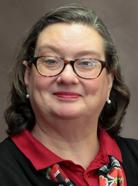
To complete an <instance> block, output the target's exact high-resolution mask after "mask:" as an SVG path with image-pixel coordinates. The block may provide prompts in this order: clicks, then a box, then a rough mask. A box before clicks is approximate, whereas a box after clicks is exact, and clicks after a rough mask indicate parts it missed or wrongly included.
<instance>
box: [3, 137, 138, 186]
mask: <svg viewBox="0 0 138 186" xmlns="http://www.w3.org/2000/svg"><path fill="white" fill-rule="evenodd" d="M116 141H117V143H118V145H119V147H120V149H121V152H122V157H123V167H124V170H125V174H126V177H127V183H128V186H138V140H133V139H125V138H121V137H118V138H116ZM56 185H58V184H56V183H53V182H52V181H50V180H48V179H46V177H45V172H44V171H43V170H42V171H36V170H35V168H34V167H33V166H32V164H31V162H30V161H29V160H28V159H27V158H26V157H25V156H24V155H23V154H22V153H21V152H20V151H19V150H18V149H17V147H16V145H15V144H14V143H13V142H12V141H11V139H10V138H7V139H6V140H4V141H3V142H2V143H1V144H0V186H56Z"/></svg>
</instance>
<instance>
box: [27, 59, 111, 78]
mask: <svg viewBox="0 0 138 186" xmlns="http://www.w3.org/2000/svg"><path fill="white" fill-rule="evenodd" d="M42 57H46V56H37V57H31V58H30V59H29V60H27V61H28V63H29V64H28V65H29V66H31V65H32V64H34V66H35V68H36V69H37V72H38V73H39V74H40V75H41V76H44V77H54V76H58V75H59V74H61V73H62V72H63V71H64V69H65V67H66V65H67V64H70V65H71V66H72V69H73V71H74V72H75V74H76V75H77V76H78V77H80V78H82V79H96V78H98V77H99V76H100V75H101V73H102V71H103V69H104V68H106V69H108V66H107V63H106V61H102V60H99V59H95V58H86V59H93V60H96V61H98V62H100V63H101V71H100V72H99V74H98V75H97V76H96V77H95V78H85V77H82V76H80V75H79V74H78V73H77V72H76V70H75V68H74V63H75V62H76V61H78V60H80V59H79V58H77V59H74V60H66V59H65V58H62V57H58V58H59V59H61V60H63V61H64V66H63V68H62V70H61V71H60V72H59V73H58V74H55V75H52V76H47V75H43V74H41V73H40V72H39V70H38V68H37V61H38V59H39V58H42ZM50 57H53V56H50Z"/></svg>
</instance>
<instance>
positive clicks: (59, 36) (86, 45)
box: [36, 23, 104, 55]
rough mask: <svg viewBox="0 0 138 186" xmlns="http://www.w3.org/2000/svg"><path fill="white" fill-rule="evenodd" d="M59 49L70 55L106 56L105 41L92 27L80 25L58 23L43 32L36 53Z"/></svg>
mask: <svg viewBox="0 0 138 186" xmlns="http://www.w3.org/2000/svg"><path fill="white" fill-rule="evenodd" d="M54 48H55V49H57V51H63V52H65V53H66V52H68V54H69V53H72V54H73V53H76V52H84V51H85V50H87V51H92V52H95V53H100V54H101V55H103V54H104V40H103V38H102V37H101V36H100V34H99V33H98V32H97V31H96V30H95V29H94V28H93V27H92V26H87V25H83V24H78V23H72V24H67V23H56V24H53V25H50V26H48V27H46V28H44V29H43V30H42V32H41V33H40V34H39V36H38V40H37V44H36V51H37V52H41V51H45V50H52V49H54Z"/></svg>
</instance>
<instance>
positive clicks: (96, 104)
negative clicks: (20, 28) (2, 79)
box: [0, 6, 138, 186]
mask: <svg viewBox="0 0 138 186" xmlns="http://www.w3.org/2000/svg"><path fill="white" fill-rule="evenodd" d="M129 98H130V95H129V91H128V88H127V86H126V85H125V83H124V81H123V79H122V75H121V71H120V66H119V59H118V57H117V53H116V49H115V46H114V44H113V41H112V39H111V37H110V34H109V32H108V31H107V29H106V27H105V25H104V24H103V22H102V21H101V19H99V18H98V17H97V16H96V14H95V13H94V12H92V11H90V10H87V9H85V8H84V7H77V6H66V7H61V8H58V9H56V10H52V11H50V12H48V13H46V14H45V15H44V16H43V17H42V18H41V19H40V20H39V21H38V22H37V23H36V24H35V25H34V26H33V27H32V29H31V31H30V33H29V34H28V37H27V38H26V40H25V41H24V43H23V45H22V48H21V51H20V53H19V55H18V58H17V63H16V65H15V69H14V79H13V83H12V88H11V104H10V106H9V108H8V109H7V110H6V112H5V118H6V121H7V124H8V134H9V137H8V138H7V139H6V140H5V141H4V142H2V143H1V145H0V149H1V154H0V158H1V162H0V180H1V185H2V186H9V185H14V186H15V185H20V186H24V185H25V186H30V185H39V186H41V185H70V186H71V185H72V186H73V185H80V186H85V185H94V186H98V185H100V186H105V185H118V186H126V185H129V186H132V185H133V186H134V185H137V184H138V178H137V177H138V170H137V166H136V165H137V158H138V150H136V149H138V148H137V147H138V143H137V141H136V140H130V139H123V138H121V137H118V136H119V131H120V128H121V122H122V119H123V117H124V115H125V112H126V108H127V106H128V103H129ZM128 160H130V161H131V162H130V161H128Z"/></svg>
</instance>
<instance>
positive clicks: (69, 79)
mask: <svg viewBox="0 0 138 186" xmlns="http://www.w3.org/2000/svg"><path fill="white" fill-rule="evenodd" d="M57 82H58V83H62V84H77V83H78V82H79V80H78V77H77V75H76V74H75V72H74V71H73V68H72V66H71V65H70V64H67V65H66V66H65V68H64V70H63V72H62V73H61V74H59V75H58V78H57Z"/></svg>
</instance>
